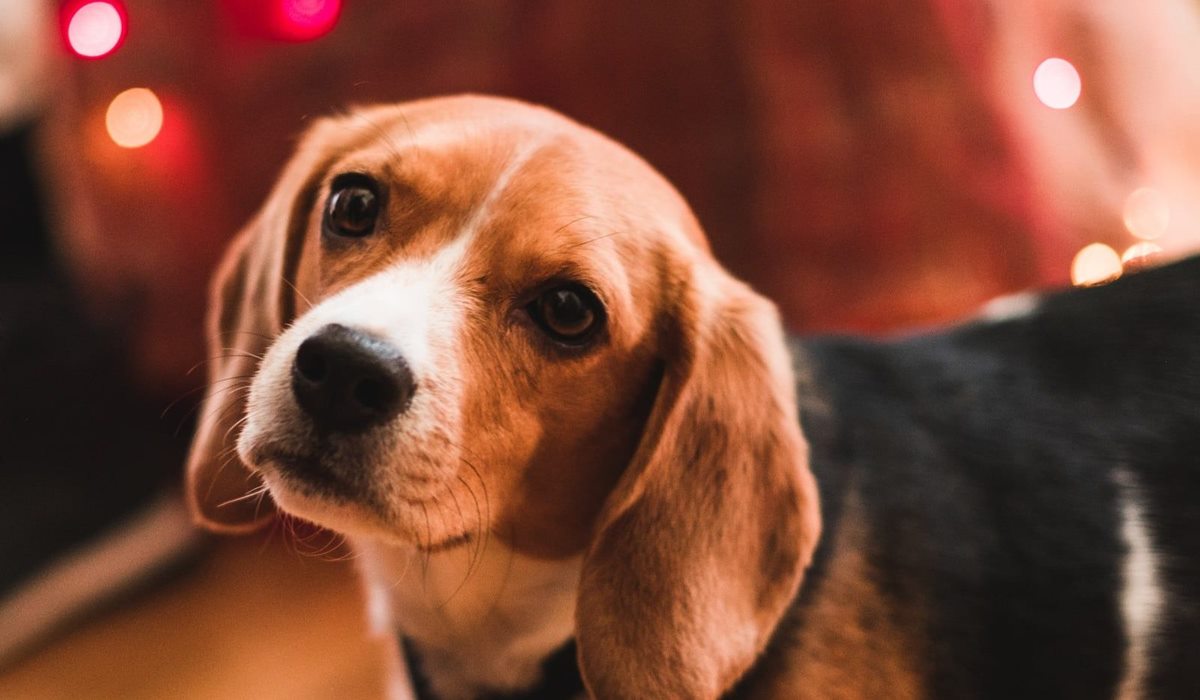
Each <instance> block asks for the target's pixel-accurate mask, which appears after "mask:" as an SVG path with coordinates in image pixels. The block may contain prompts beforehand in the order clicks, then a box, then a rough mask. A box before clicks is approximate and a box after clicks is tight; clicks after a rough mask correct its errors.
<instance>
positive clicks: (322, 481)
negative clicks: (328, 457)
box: [251, 446, 362, 499]
mask: <svg viewBox="0 0 1200 700" xmlns="http://www.w3.org/2000/svg"><path fill="white" fill-rule="evenodd" d="M251 463H252V464H253V465H254V469H256V470H257V471H264V472H273V473H275V474H276V475H277V476H279V477H280V478H281V479H283V481H284V482H285V483H287V484H288V485H289V486H291V487H293V488H296V489H298V490H300V491H302V492H304V493H306V494H308V495H320V496H326V497H328V496H333V497H335V498H338V499H350V498H356V499H357V498H361V497H362V494H361V493H359V489H358V488H356V487H355V485H354V484H352V483H350V482H349V481H348V480H347V479H345V478H344V477H343V476H341V475H340V474H338V472H337V471H336V470H334V469H332V468H330V467H329V466H328V464H326V463H325V462H324V461H323V460H321V459H320V458H319V457H316V456H313V455H308V454H303V453H299V452H293V451H290V450H285V449H283V448H281V447H276V446H269V447H264V448H261V449H259V450H256V451H255V452H254V454H253V456H252V459H251Z"/></svg>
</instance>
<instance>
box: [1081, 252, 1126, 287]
mask: <svg viewBox="0 0 1200 700" xmlns="http://www.w3.org/2000/svg"><path fill="white" fill-rule="evenodd" d="M1121 269H1122V268H1121V256H1120V255H1117V251H1115V250H1113V249H1112V248H1110V247H1108V246H1106V245H1104V244H1103V243H1093V244H1091V245H1089V246H1085V247H1084V248H1083V250H1081V251H1079V252H1078V253H1076V254H1075V261H1074V262H1072V263H1071V282H1072V283H1074V284H1075V285H1076V286H1080V287H1086V286H1091V285H1094V284H1104V283H1105V282H1111V281H1113V280H1115V279H1116V278H1118V277H1120V276H1121Z"/></svg>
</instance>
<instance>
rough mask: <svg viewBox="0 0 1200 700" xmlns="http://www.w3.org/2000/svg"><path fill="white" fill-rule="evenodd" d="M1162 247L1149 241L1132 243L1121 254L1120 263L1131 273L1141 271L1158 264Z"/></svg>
mask: <svg viewBox="0 0 1200 700" xmlns="http://www.w3.org/2000/svg"><path fill="white" fill-rule="evenodd" d="M1162 252H1163V249H1162V246H1160V245H1158V244H1157V243H1151V242H1149V241H1142V242H1141V243H1134V244H1133V245H1131V246H1129V247H1128V248H1127V249H1125V252H1124V253H1121V262H1122V263H1124V265H1125V267H1126V268H1127V269H1129V270H1131V271H1136V270H1143V269H1145V268H1147V267H1150V266H1152V265H1154V264H1155V263H1157V262H1158V259H1159V256H1161V255H1162Z"/></svg>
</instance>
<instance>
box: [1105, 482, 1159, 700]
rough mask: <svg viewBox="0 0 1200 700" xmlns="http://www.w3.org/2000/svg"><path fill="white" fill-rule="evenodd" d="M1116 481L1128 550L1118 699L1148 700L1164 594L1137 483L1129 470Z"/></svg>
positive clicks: (1122, 572) (1122, 587)
mask: <svg viewBox="0 0 1200 700" xmlns="http://www.w3.org/2000/svg"><path fill="white" fill-rule="evenodd" d="M1113 481H1115V482H1116V484H1117V501H1118V504H1119V515H1120V519H1121V539H1123V540H1124V541H1125V546H1126V547H1127V548H1128V550H1127V552H1126V554H1125V561H1124V563H1123V566H1122V567H1121V579H1122V586H1121V598H1120V605H1121V618H1122V621H1123V622H1124V626H1125V672H1124V675H1123V676H1122V678H1121V684H1120V686H1119V687H1118V690H1117V694H1116V697H1118V698H1121V699H1122V700H1134V699H1136V698H1141V697H1145V692H1144V691H1145V690H1146V688H1145V684H1146V679H1147V677H1148V676H1149V675H1150V660H1151V658H1152V655H1153V651H1154V650H1153V645H1154V637H1155V632H1156V629H1157V627H1158V621H1159V618H1160V615H1161V612H1162V609H1163V598H1164V592H1163V587H1162V584H1161V581H1160V579H1159V564H1158V556H1157V555H1156V554H1155V553H1154V543H1153V542H1152V541H1151V539H1150V532H1149V530H1148V528H1147V527H1146V523H1147V518H1146V512H1145V508H1144V506H1143V505H1142V498H1141V489H1140V488H1139V486H1138V484H1137V479H1136V477H1135V476H1134V475H1133V472H1131V471H1130V470H1129V469H1127V468H1125V467H1117V468H1116V469H1115V470H1114V471H1113Z"/></svg>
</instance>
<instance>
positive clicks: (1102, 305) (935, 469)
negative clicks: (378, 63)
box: [187, 96, 1200, 699]
mask: <svg viewBox="0 0 1200 700" xmlns="http://www.w3.org/2000/svg"><path fill="white" fill-rule="evenodd" d="M1197 280H1200V268H1198V266H1197V264H1196V262H1195V261H1192V262H1189V263H1187V265H1186V266H1174V267H1173V268H1167V269H1165V270H1158V271H1151V272H1148V273H1146V274H1144V275H1139V276H1136V277H1134V278H1131V279H1128V280H1121V281H1119V282H1117V283H1115V284H1113V285H1111V286H1110V287H1107V288H1103V289H1094V290H1083V291H1078V292H1072V293H1068V294H1065V295H1063V296H1060V297H1050V298H1047V299H1044V300H1040V299H1039V300H1028V299H1027V300H1026V303H1024V304H1023V306H1022V308H1020V309H1018V312H1019V313H1010V314H1009V316H1010V318H1006V319H1002V320H997V319H990V320H979V321H977V322H975V323H973V324H970V325H968V326H967V327H965V328H963V329H961V330H956V331H951V332H948V333H943V334H940V335H933V336H927V337H919V338H914V339H909V340H902V341H895V342H888V343H882V342H881V343H871V342H865V341H856V340H850V339H836V338H829V339H813V340H809V341H805V342H792V344H791V345H789V342H788V340H787V339H786V338H785V335H784V333H783V331H782V329H781V325H780V321H779V318H778V316H777V313H776V311H775V309H774V307H773V306H772V304H771V303H770V302H768V301H767V300H766V299H764V298H763V297H761V296H759V295H758V294H756V293H755V292H754V291H752V290H751V289H750V288H749V287H747V286H746V285H745V284H743V283H742V282H740V281H738V280H736V279H734V278H733V277H732V276H730V275H729V273H727V272H726V271H725V270H724V269H723V268H722V267H721V266H720V265H719V264H718V263H717V262H716V260H714V258H713V256H712V254H711V252H710V250H709V248H708V245H707V244H706V242H705V238H704V234H703V232H702V231H701V229H700V226H699V225H698V223H697V221H696V219H695V217H694V216H693V215H692V213H691V212H690V210H689V208H688V206H687V204H686V203H685V202H684V201H683V199H682V198H681V197H680V196H679V194H678V193H677V192H676V191H675V190H674V189H673V188H672V187H671V186H670V185H669V184H668V183H667V182H666V181H665V180H664V179H663V178H662V177H661V176H660V175H659V174H658V173H656V172H655V171H654V170H653V169H652V168H651V167H650V166H648V165H647V164H646V163H645V162H644V161H642V160H641V159H639V158H638V157H637V156H635V155H634V154H632V153H631V152H629V151H628V150H626V149H625V148H623V147H621V146H620V145H618V144H616V143H614V142H613V141H611V140H609V139H608V138H606V137H604V136H602V135H600V134H598V133H596V132H595V131H592V130H590V129H587V128H585V127H583V126H580V125H579V124H576V123H575V122H572V121H570V120H568V119H566V118H564V117H562V116H560V115H558V114H555V113H553V112H551V111H549V110H546V109H542V108H538V107H533V106H530V105H526V104H523V103H520V102H516V101H511V100H506V99H499V98H489V97H474V96H471V97H452V98H438V99H430V100H424V101H419V102H413V103H407V104H402V105H398V106H387V107H374V108H368V109H360V110H354V111H352V112H350V113H349V114H347V115H345V116H341V117H337V118H331V119H324V120H321V121H318V122H317V123H316V124H314V125H313V126H312V127H311V129H310V130H309V131H308V133H307V135H306V136H305V137H304V138H303V140H302V142H301V144H300V146H299V149H298V152H297V154H296V156H295V157H294V158H293V159H292V160H291V162H290V163H289V164H288V165H287V166H286V168H285V169H284V172H283V174H282V176H281V177H280V179H279V181H278V183H277V185H276V186H275V188H274V190H273V191H272V193H271V194H270V196H269V197H268V199H267V202H266V204H265V205H264V206H263V208H262V210H261V211H260V212H259V213H258V214H257V216H255V218H254V219H253V221H252V222H251V223H250V224H249V226H247V228H246V229H245V230H244V231H243V232H242V233H241V234H240V235H239V236H238V238H237V239H236V240H235V242H234V243H233V244H232V247H231V249H230V251H229V253H228V255H227V257H226V259H225V261H224V262H223V264H222V265H221V267H220V269H219V271H218V273H217V275H216V279H215V282H214V288H213V299H214V301H213V305H212V311H211V315H210V320H209V328H208V332H209V337H210V345H211V349H212V352H213V354H214V355H217V359H216V360H214V362H212V364H211V365H210V376H209V385H208V393H207V395H206V398H205V403H204V406H203V409H202V413H201V419H200V423H199V426H198V430H197V434H196V436H195V439H194V443H193V447H192V452H191V455H190V458H189V462H188V467H187V469H188V484H189V494H190V502H191V505H192V507H193V509H194V513H195V515H196V517H197V518H198V520H199V521H200V522H202V523H204V524H207V525H208V526H210V527H212V528H215V529H218V530H223V531H230V532H244V531H248V530H251V529H253V528H255V527H257V526H259V525H262V524H263V523H265V522H266V521H268V520H269V519H271V518H272V517H274V515H273V514H274V511H275V510H276V508H278V509H279V510H281V511H283V512H284V513H286V514H289V515H290V516H294V517H297V518H301V519H304V520H307V521H311V522H314V523H317V524H319V525H322V526H324V527H327V528H329V529H331V530H334V531H336V532H339V533H343V534H344V535H345V536H346V537H347V539H348V541H349V542H350V544H351V546H352V547H353V548H354V549H355V550H356V551H357V552H358V553H359V554H360V556H359V557H358V561H359V562H360V563H361V569H362V572H363V574H364V580H365V582H366V585H367V590H368V599H369V602H370V606H371V609H372V616H373V619H375V620H376V621H377V622H378V624H379V625H380V629H381V630H385V631H386V632H387V633H388V634H392V635H396V636H397V637H398V638H400V639H402V640H403V642H404V646H405V648H406V650H407V651H408V653H409V658H410V659H411V660H412V661H413V663H412V664H411V665H412V666H413V667H414V669H413V670H414V673H415V675H417V676H418V681H417V685H418V689H419V690H420V691H421V693H422V694H426V695H429V696H431V697H438V698H446V699H451V698H474V697H485V696H486V697H495V696H499V695H505V696H512V695H518V696H519V695H520V694H522V693H524V694H526V695H527V696H540V697H572V696H575V695H578V694H581V693H583V692H585V690H586V692H587V693H588V694H590V695H591V696H593V697H597V698H622V699H623V698H716V697H720V696H723V695H728V696H730V697H754V698H799V697H821V698H828V697H882V696H890V697H917V696H926V695H937V696H950V697H962V696H965V695H976V696H996V697H1013V696H1018V695H1029V694H1054V695H1055V696H1061V695H1072V694H1078V695H1089V696H1091V695H1096V694H1101V695H1103V694H1109V695H1111V694H1117V693H1120V694H1123V695H1125V696H1129V697H1136V696H1138V695H1139V694H1141V693H1150V692H1151V691H1152V690H1158V689H1167V688H1184V687H1189V688H1200V676H1198V675H1197V674H1200V670H1197V667H1200V665H1198V664H1191V663H1189V662H1188V659H1192V658H1198V657H1196V655H1195V653H1194V652H1196V651H1198V650H1200V647H1198V645H1200V606H1196V605H1194V604H1193V605H1192V606H1190V607H1189V605H1187V604H1186V601H1185V598H1184V597H1182V596H1183V594H1185V593H1187V592H1188V591H1196V590H1200V568H1198V566H1197V562H1200V556H1198V552H1197V545H1198V544H1200V534H1198V533H1200V528H1198V527H1195V526H1196V525H1200V508H1197V507H1193V504H1192V503H1191V502H1190V500H1189V499H1190V498H1194V496H1193V495H1194V494H1200V488H1198V486H1200V484H1197V483H1196V482H1197V481H1200V469H1197V462H1196V455H1197V454H1200V450H1198V449H1196V448H1198V447H1200V361H1198V359H1197V356H1198V355H1200V353H1197V352H1196V350H1195V349H1196V348H1197V347H1200V344H1198V342H1197V341H1200V331H1198V329H1200V318H1198V313H1200V311H1197V309H1198V308H1200V307H1198V306H1197V305H1196V304H1195V301H1194V300H1195V299H1196V298H1198V296H1200V295H1198V294H1197V292H1200V283H1198V282H1197ZM1168 282H1170V283H1171V284H1168ZM1172 284H1174V286H1172ZM1159 287H1162V289H1159ZM1145 288H1153V290H1154V291H1153V295H1152V296H1140V295H1142V293H1143V292H1142V291H1139V290H1144V289H1145ZM1168 292H1169V293H1170V294H1168ZM1147 294H1149V293H1147ZM1171 294H1173V295H1174V296H1170V295H1171ZM1168 297H1170V298H1168ZM1010 311H1011V310H1010ZM1147 329H1148V330H1147ZM802 418H803V428H804V430H803V432H802V430H801V425H802V424H801V419H802ZM806 435H807V438H808V442H807V443H806ZM810 444H811V454H810ZM1189 448H1190V451H1189ZM814 473H815V478H814ZM818 484H819V485H820V489H819V491H818ZM819 504H820V505H819ZM1189 525H1190V526H1191V527H1189ZM822 528H824V533H822ZM1182 529H1186V530H1187V532H1186V533H1182V532H1180V530H1182ZM818 541H820V542H821V546H820V547H819V548H818ZM1174 547H1178V548H1177V549H1176V548H1174ZM1177 596H1179V597H1177ZM1189 651H1190V652H1193V653H1191V654H1189V653H1188V652H1189ZM1188 683H1192V685H1187V684H1188Z"/></svg>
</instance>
